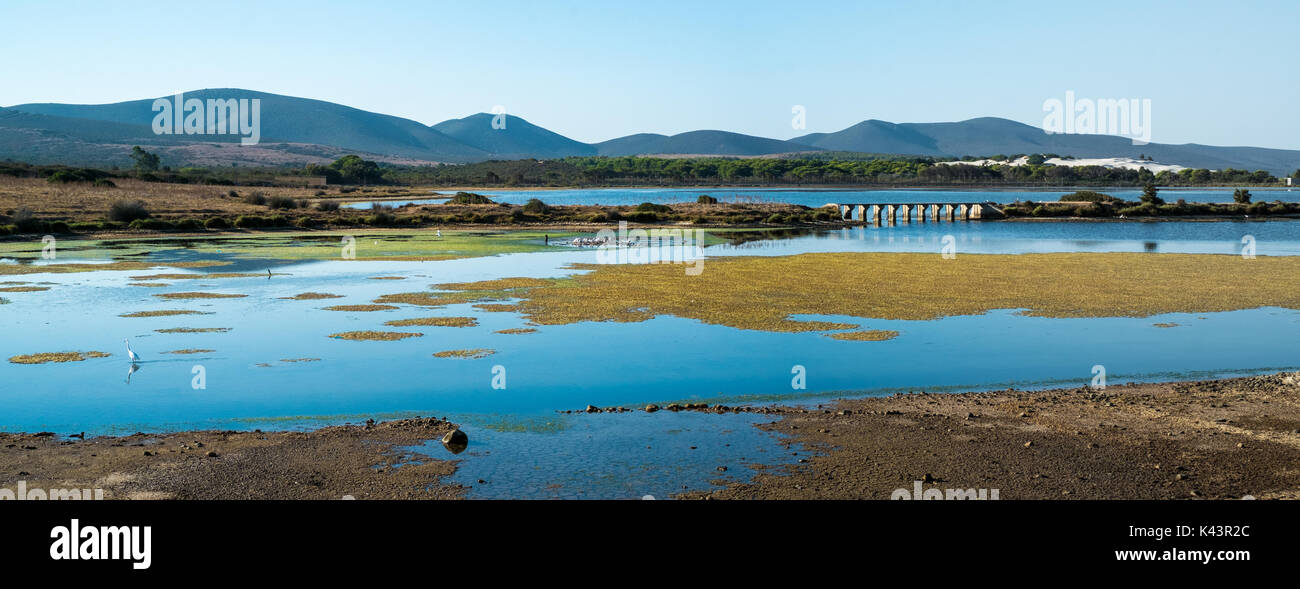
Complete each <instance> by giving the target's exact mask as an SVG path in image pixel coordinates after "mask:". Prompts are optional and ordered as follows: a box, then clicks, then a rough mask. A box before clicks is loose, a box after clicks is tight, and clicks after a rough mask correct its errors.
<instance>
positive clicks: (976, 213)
mask: <svg viewBox="0 0 1300 589" xmlns="http://www.w3.org/2000/svg"><path fill="white" fill-rule="evenodd" d="M969 212H970V215H969V216H970V218H972V219H978V218H980V216H981V215H983V214H984V206H983V205H970V208H969Z"/></svg>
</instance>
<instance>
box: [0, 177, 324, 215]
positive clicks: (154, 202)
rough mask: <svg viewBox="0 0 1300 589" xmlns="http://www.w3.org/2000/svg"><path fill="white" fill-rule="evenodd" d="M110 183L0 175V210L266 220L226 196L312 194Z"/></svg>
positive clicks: (261, 211)
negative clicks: (127, 210) (132, 204)
mask: <svg viewBox="0 0 1300 589" xmlns="http://www.w3.org/2000/svg"><path fill="white" fill-rule="evenodd" d="M113 183H114V184H117V188H101V187H96V186H91V185H90V184H83V183H74V184H50V183H49V182H46V181H45V180H44V179H41V178H12V177H7V176H0V210H10V209H18V208H21V207H27V208H29V209H31V210H33V211H37V212H39V213H40V214H39V216H40V217H42V218H61V219H69V220H72V221H104V220H106V219H107V218H108V217H107V215H108V208H109V206H111V205H112V204H113V202H115V201H119V200H140V201H144V204H145V208H146V209H148V210H149V212H150V213H151V214H152V215H153V216H154V217H159V218H164V219H166V218H182V217H194V216H202V215H206V214H211V213H223V214H230V215H244V214H247V215H266V214H267V213H268V210H267V208H266V207H265V206H262V205H254V204H248V203H245V202H244V201H243V199H242V198H232V197H230V196H229V195H228V193H229V192H230V191H231V190H232V189H233V190H237V191H239V193H240V194H241V195H242V194H247V193H249V192H254V191H256V192H261V193H262V194H264V195H266V196H267V197H268V198H270V197H272V196H287V197H291V198H295V199H298V198H309V197H311V196H312V194H314V193H315V191H316V189H314V188H312V189H307V188H272V187H257V188H249V187H246V186H239V187H231V186H203V185H196V184H166V183H160V182H142V181H139V180H134V179H130V178H114V179H113Z"/></svg>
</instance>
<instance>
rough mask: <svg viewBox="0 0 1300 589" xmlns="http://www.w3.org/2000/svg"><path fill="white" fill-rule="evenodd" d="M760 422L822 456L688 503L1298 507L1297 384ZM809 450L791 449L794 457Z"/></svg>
mask: <svg viewBox="0 0 1300 589" xmlns="http://www.w3.org/2000/svg"><path fill="white" fill-rule="evenodd" d="M779 413H780V418H779V419H777V420H775V421H773V422H771V423H768V424H764V425H761V426H760V427H763V428H765V429H768V430H772V431H778V432H781V433H782V434H786V436H785V437H784V438H783V439H784V440H785V442H786V443H794V442H797V443H799V444H803V445H805V447H806V448H810V449H819V450H820V452H819V453H816V454H809V455H807V456H804V457H803V458H800V459H799V462H798V463H796V464H793V465H789V466H780V467H770V468H766V469H764V470H762V471H760V472H759V474H758V475H756V476H755V477H754V478H753V480H751V481H749V482H744V483H735V484H732V485H730V486H728V487H726V488H724V489H721V490H717V491H714V492H708V493H692V494H687V495H685V497H691V498H709V499H889V498H891V495H892V494H893V493H894V492H895V491H896V490H898V489H905V490H907V491H908V492H909V494H914V491H915V487H916V481H921V487H922V488H923V489H926V490H928V489H936V488H937V489H940V490H941V491H943V492H945V494H946V490H947V489H961V490H969V489H976V490H978V489H988V490H991V489H998V492H999V499H1002V500H1006V499H1196V498H1211V499H1240V498H1242V497H1245V496H1251V497H1255V498H1258V499H1295V498H1300V373H1282V374H1274V375H1268V376H1257V377H1247V378H1234V379H1224V380H1208V381H1197V382H1174V383H1159V384H1134V385H1125V386H1111V387H1108V388H1105V389H1104V390H1096V389H1091V388H1079V389H1058V390H1046V391H1016V390H1008V391H999V392H987V393H963V394H946V393H945V394H923V393H913V394H903V395H895V396H891V397H880V398H868V399H856V400H844V401H839V402H836V403H832V404H827V405H825V406H822V407H820V408H816V409H800V408H789V407H786V408H781V409H780V412H779ZM803 454H804V453H803V452H800V455H801V456H802V455H803Z"/></svg>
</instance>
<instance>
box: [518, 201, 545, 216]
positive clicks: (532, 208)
mask: <svg viewBox="0 0 1300 589" xmlns="http://www.w3.org/2000/svg"><path fill="white" fill-rule="evenodd" d="M549 209H550V207H548V206H546V203H544V202H542V201H540V200H538V199H536V198H530V199H528V202H526V203H524V212H525V213H531V214H534V215H541V214H543V213H545V212H546V211H547V210H549Z"/></svg>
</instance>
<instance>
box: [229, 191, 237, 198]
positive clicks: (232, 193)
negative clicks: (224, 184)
mask: <svg viewBox="0 0 1300 589" xmlns="http://www.w3.org/2000/svg"><path fill="white" fill-rule="evenodd" d="M226 196H229V197H230V198H239V193H238V192H235V191H234V190H231V191H230V192H227V193H226Z"/></svg>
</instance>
